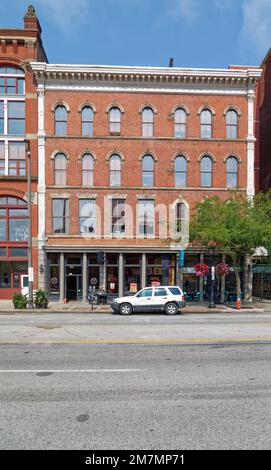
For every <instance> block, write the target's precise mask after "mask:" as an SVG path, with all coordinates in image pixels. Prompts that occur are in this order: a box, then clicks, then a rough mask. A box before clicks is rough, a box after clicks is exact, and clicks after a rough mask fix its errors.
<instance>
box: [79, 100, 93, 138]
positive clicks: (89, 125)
mask: <svg viewBox="0 0 271 470" xmlns="http://www.w3.org/2000/svg"><path fill="white" fill-rule="evenodd" d="M81 119H82V136H83V137H92V136H93V120H94V114H93V110H92V108H91V106H84V107H83V109H82V112H81Z"/></svg>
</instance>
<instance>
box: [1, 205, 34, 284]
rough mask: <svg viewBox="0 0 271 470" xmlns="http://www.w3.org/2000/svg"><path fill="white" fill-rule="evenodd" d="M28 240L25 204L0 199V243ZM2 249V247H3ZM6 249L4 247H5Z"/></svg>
mask: <svg viewBox="0 0 271 470" xmlns="http://www.w3.org/2000/svg"><path fill="white" fill-rule="evenodd" d="M27 239H28V209H27V202H26V201H24V200H23V199H18V198H16V197H1V198H0V241H1V242H8V241H12V242H20V243H22V242H26V244H27ZM3 248H4V246H3ZM5 249H6V247H5ZM0 287H1V286H0Z"/></svg>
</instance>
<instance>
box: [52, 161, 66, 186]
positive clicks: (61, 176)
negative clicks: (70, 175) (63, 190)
mask: <svg viewBox="0 0 271 470" xmlns="http://www.w3.org/2000/svg"><path fill="white" fill-rule="evenodd" d="M66 174H67V158H66V156H65V155H64V153H58V154H57V155H56V156H55V185H57V186H66V179H67V175H66Z"/></svg>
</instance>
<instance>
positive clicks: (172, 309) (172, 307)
mask: <svg viewBox="0 0 271 470" xmlns="http://www.w3.org/2000/svg"><path fill="white" fill-rule="evenodd" d="M177 312H178V306H177V305H176V304H175V303H174V302H170V303H168V304H166V306H165V314H166V315H176V313H177Z"/></svg>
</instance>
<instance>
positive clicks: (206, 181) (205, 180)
mask: <svg viewBox="0 0 271 470" xmlns="http://www.w3.org/2000/svg"><path fill="white" fill-rule="evenodd" d="M212 179H213V162H212V159H211V157H209V156H208V155H206V156H205V157H203V158H202V159H201V161H200V184H201V186H202V187H208V188H209V187H211V186H212Z"/></svg>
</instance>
